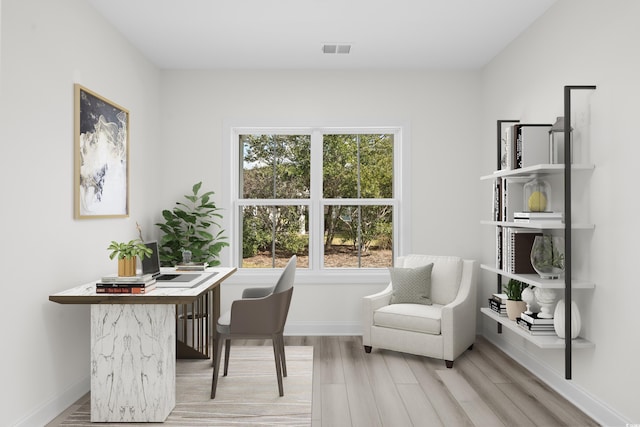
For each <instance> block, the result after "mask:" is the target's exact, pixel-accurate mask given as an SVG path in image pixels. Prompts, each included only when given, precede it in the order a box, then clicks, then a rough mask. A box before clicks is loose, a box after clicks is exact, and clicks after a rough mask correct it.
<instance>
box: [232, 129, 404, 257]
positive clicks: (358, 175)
mask: <svg viewBox="0 0 640 427" xmlns="http://www.w3.org/2000/svg"><path fill="white" fill-rule="evenodd" d="M241 141H242V152H243V164H244V167H243V176H242V186H241V194H242V197H243V198H245V199H302V198H308V197H309V195H310V181H311V152H310V146H311V143H310V137H309V135H243V136H241ZM322 168H323V175H322V179H323V194H322V197H323V198H324V199H381V198H392V197H393V135H389V134H372V135H343V134H332V135H325V136H324V140H323V164H322ZM392 213H393V212H392V207H391V206H389V205H384V204H380V205H354V206H342V205H338V204H329V205H326V206H325V212H324V230H325V236H324V243H325V248H330V247H331V245H332V244H333V243H334V241H340V242H342V243H343V244H344V243H345V242H349V243H350V244H351V245H353V247H354V249H356V250H358V251H359V252H366V251H367V250H369V248H370V247H371V246H372V244H373V243H374V242H375V243H376V245H378V246H380V247H383V248H388V247H389V246H390V245H391V236H392V226H391V222H392ZM308 215H309V213H308V211H307V209H306V207H305V206H245V207H244V208H243V215H242V217H243V222H242V227H243V256H244V257H249V256H252V255H254V254H256V253H257V252H259V251H274V252H275V251H277V250H281V251H284V252H287V253H299V251H300V250H304V249H305V248H308V238H307V236H306V235H305V234H306V230H307V229H308V222H309V218H308Z"/></svg>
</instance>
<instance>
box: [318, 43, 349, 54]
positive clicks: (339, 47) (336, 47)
mask: <svg viewBox="0 0 640 427" xmlns="http://www.w3.org/2000/svg"><path fill="white" fill-rule="evenodd" d="M349 52H351V45H350V44H346V43H342V44H338V43H327V44H323V45H322V53H349Z"/></svg>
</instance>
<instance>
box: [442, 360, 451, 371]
mask: <svg viewBox="0 0 640 427" xmlns="http://www.w3.org/2000/svg"><path fill="white" fill-rule="evenodd" d="M444 363H445V365H447V368H449V369H451V368H453V360H445V361H444Z"/></svg>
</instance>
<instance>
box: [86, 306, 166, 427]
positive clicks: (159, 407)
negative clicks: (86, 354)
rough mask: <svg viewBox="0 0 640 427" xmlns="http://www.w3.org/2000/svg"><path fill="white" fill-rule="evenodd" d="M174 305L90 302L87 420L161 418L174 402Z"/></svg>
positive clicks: (149, 420)
mask: <svg viewBox="0 0 640 427" xmlns="http://www.w3.org/2000/svg"><path fill="white" fill-rule="evenodd" d="M175 325H176V324H175V306H173V305H171V304H92V305H91V421H92V422H162V421H164V420H166V418H167V417H168V416H169V414H170V413H171V411H172V410H173V408H174V407H175V404H176V357H175V336H176V335H175V334H176V333H175V327H176V326H175Z"/></svg>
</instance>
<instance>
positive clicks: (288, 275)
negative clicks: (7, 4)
mask: <svg viewBox="0 0 640 427" xmlns="http://www.w3.org/2000/svg"><path fill="white" fill-rule="evenodd" d="M297 262H298V257H297V256H295V255H293V256H292V257H291V258H289V262H287V265H286V266H285V268H284V270H283V271H282V274H281V275H280V278H279V279H278V282H277V283H276V285H275V286H274V288H273V293H274V294H278V293H280V292H283V291H286V290H287V289H289V288H291V287H292V286H293V281H294V279H295V277H296V264H297Z"/></svg>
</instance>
